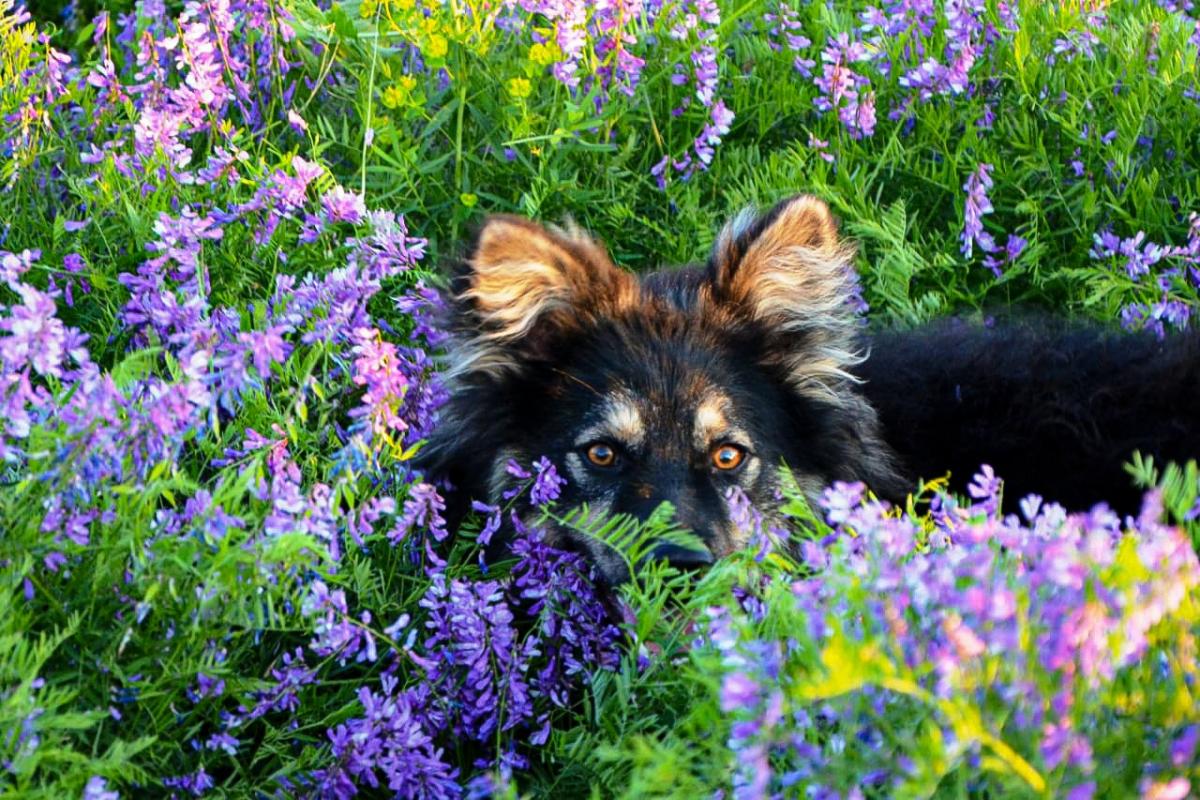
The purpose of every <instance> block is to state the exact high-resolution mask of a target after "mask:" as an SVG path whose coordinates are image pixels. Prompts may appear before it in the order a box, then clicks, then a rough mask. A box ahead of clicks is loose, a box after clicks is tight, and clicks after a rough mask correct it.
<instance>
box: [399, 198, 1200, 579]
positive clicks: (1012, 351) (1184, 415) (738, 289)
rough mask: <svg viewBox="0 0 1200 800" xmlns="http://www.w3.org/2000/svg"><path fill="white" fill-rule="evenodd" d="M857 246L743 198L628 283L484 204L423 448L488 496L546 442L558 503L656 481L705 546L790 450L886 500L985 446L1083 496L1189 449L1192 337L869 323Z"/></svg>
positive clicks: (626, 493)
mask: <svg viewBox="0 0 1200 800" xmlns="http://www.w3.org/2000/svg"><path fill="white" fill-rule="evenodd" d="M852 255H853V251H852V249H851V248H849V247H847V246H846V245H845V244H843V243H842V242H841V241H840V240H839V239H838V236H837V230H836V225H835V223H834V221H833V218H832V216H831V215H830V213H829V210H828V208H827V207H826V206H825V205H824V204H823V203H821V202H820V201H819V200H816V199H814V198H811V197H797V198H793V199H791V200H788V201H785V202H783V203H780V204H779V205H778V206H776V207H775V208H774V209H772V210H771V211H769V212H767V213H766V214H764V215H762V216H759V217H755V216H753V215H746V214H743V215H742V216H740V217H739V218H738V219H737V220H735V221H734V222H733V223H731V224H730V225H729V226H727V227H726V228H725V230H724V231H723V232H722V233H721V235H720V237H719V238H718V241H717V243H716V245H715V247H714V251H713V254H712V257H711V258H710V260H709V262H708V264H707V265H706V266H705V267H703V268H700V267H689V268H683V269H679V270H671V271H663V272H657V273H653V274H650V275H645V276H642V277H641V278H640V279H639V278H638V277H636V276H634V275H631V274H629V273H626V272H623V271H621V270H620V269H618V268H617V267H615V266H614V265H613V264H612V263H611V262H610V261H609V259H608V257H607V255H606V254H605V252H604V250H603V249H602V248H601V247H600V246H599V245H597V244H596V243H594V242H593V241H591V240H590V239H588V238H587V237H586V236H585V235H584V234H582V233H581V232H579V231H577V230H569V231H559V230H546V229H544V228H542V227H540V226H538V225H535V224H533V223H531V222H528V221H525V220H521V219H517V218H513V217H494V218H491V219H490V220H489V221H488V222H487V223H486V224H485V225H484V227H483V229H482V230H481V232H480V236H479V239H478V242H477V244H476V246H475V248H474V250H473V251H472V252H471V254H470V255H469V257H468V258H467V259H466V260H465V261H464V262H463V264H462V268H461V269H460V271H459V273H458V274H457V276H456V277H455V279H454V285H453V287H452V295H451V310H452V317H451V320H450V328H451V331H452V334H453V338H452V344H451V346H450V348H449V358H450V369H449V373H448V374H449V379H450V381H451V391H452V396H451V400H450V402H449V404H448V406H447V408H446V410H445V413H444V418H443V421H442V423H441V424H440V426H439V429H438V431H437V432H436V433H435V434H434V436H433V437H432V438H431V440H430V442H429V443H428V445H427V447H426V449H425V450H424V452H423V454H422V463H423V466H424V467H425V469H426V470H427V471H428V472H429V473H430V474H431V475H432V476H434V477H437V478H441V479H445V480H447V481H448V482H449V483H451V484H452V485H453V486H454V487H455V490H456V493H457V496H458V498H459V500H460V502H461V501H464V500H465V499H467V498H469V497H481V498H486V499H489V500H491V501H492V502H495V501H497V500H498V499H499V498H500V497H501V496H502V494H503V493H504V492H505V490H506V489H507V488H509V485H510V481H511V480H512V477H511V476H510V475H508V473H507V472H506V470H505V468H504V465H505V464H506V463H507V462H508V461H509V460H510V459H516V460H517V461H518V462H523V463H528V462H530V461H532V460H534V459H536V458H538V457H540V456H543V455H544V456H547V457H549V458H550V459H551V461H553V462H554V463H555V464H556V466H557V467H558V469H559V470H560V471H561V472H562V473H563V475H564V477H566V479H567V481H568V484H567V486H566V488H565V489H564V491H563V496H562V498H561V501H562V502H563V503H564V504H565V505H567V506H574V505H578V504H580V503H583V502H586V503H588V504H589V506H590V507H591V508H592V509H594V510H595V511H596V512H599V513H622V512H623V513H630V514H634V515H637V516H645V515H646V514H648V513H649V512H650V511H652V510H653V509H654V508H656V507H657V506H658V505H659V504H660V503H661V502H663V501H669V502H671V503H672V504H673V505H674V506H675V509H676V519H677V521H678V522H679V523H681V524H682V525H684V526H686V527H688V528H691V529H692V530H694V531H695V532H696V533H697V534H698V535H699V536H700V537H701V538H702V539H703V540H704V541H705V543H706V544H707V545H708V548H709V550H710V551H711V554H712V555H715V556H720V555H723V554H725V553H727V552H729V551H730V550H733V549H735V548H738V547H741V546H743V545H744V544H745V541H743V537H744V534H743V533H741V532H740V531H739V530H738V529H737V527H736V526H735V525H734V524H733V523H732V522H731V520H730V514H729V509H728V507H727V502H726V497H727V496H728V494H729V492H730V490H731V489H732V488H734V487H737V488H739V489H741V490H742V491H743V492H745V494H746V495H747V496H748V497H749V499H750V500H751V501H752V502H753V503H754V504H755V505H756V506H758V507H759V508H760V509H761V510H764V511H769V510H770V509H771V508H772V507H774V506H775V505H776V502H775V497H776V494H777V490H778V480H779V471H778V469H777V467H778V466H781V465H783V464H786V465H787V466H788V467H789V468H790V469H791V471H792V474H793V475H794V476H795V477H796V479H797V482H798V484H799V485H800V487H801V488H802V490H803V491H804V492H805V493H806V494H807V495H808V496H809V497H810V499H815V498H816V497H817V496H818V495H819V494H820V492H821V491H822V489H823V487H825V486H827V485H828V484H829V483H830V482H831V481H834V480H861V481H863V482H865V483H866V484H867V485H868V486H869V487H870V488H871V489H872V490H873V491H875V492H876V493H877V494H879V495H880V496H882V497H885V498H888V499H892V500H899V499H901V498H903V496H904V495H905V493H906V492H907V491H908V490H910V489H911V488H912V486H913V485H914V479H915V478H916V477H917V476H923V477H933V476H937V475H941V474H944V473H945V472H946V471H947V470H953V471H954V473H955V475H956V476H957V477H960V478H962V477H967V478H969V477H970V475H971V473H972V472H974V470H975V469H976V468H978V466H979V465H980V463H983V462H987V463H991V464H992V465H993V466H994V467H996V469H997V471H998V473H999V474H1001V475H1002V476H1004V477H1005V478H1006V479H1007V480H1008V481H1009V487H1010V495H1011V493H1012V492H1011V488H1015V489H1016V490H1017V491H1018V492H1025V491H1037V492H1040V493H1042V494H1045V495H1046V496H1048V497H1051V498H1054V499H1059V500H1062V501H1064V502H1067V503H1071V504H1076V505H1079V504H1084V503H1088V502H1092V501H1100V500H1110V501H1111V500H1126V499H1128V498H1129V496H1130V485H1129V482H1128V480H1127V479H1126V478H1125V476H1123V474H1122V469H1121V463H1122V461H1123V460H1125V459H1127V458H1128V457H1129V455H1130V454H1131V452H1132V451H1133V450H1134V449H1141V450H1143V452H1147V453H1153V454H1157V455H1159V456H1164V457H1170V458H1175V459H1183V458H1186V457H1188V456H1192V455H1195V454H1196V453H1197V452H1198V451H1200V414H1197V413H1196V412H1195V411H1194V410H1193V401H1194V399H1195V398H1197V397H1200V345H1198V344H1197V340H1196V338H1195V337H1187V338H1180V339H1178V340H1176V341H1174V342H1171V343H1168V344H1165V345H1162V344H1159V343H1157V342H1155V341H1153V340H1152V339H1151V338H1148V337H1140V336H1113V335H1110V334H1106V333H1104V332H1100V331H1094V330H1083V329H1059V330H1057V331H1055V330H1054V329H1048V328H1038V327H1036V326H1033V327H1031V326H1029V325H1014V326H1000V327H997V328H993V329H988V328H977V327H970V326H965V325H960V326H954V325H951V324H941V325H937V326H932V327H929V328H926V329H923V330H919V331H916V332H911V333H890V334H884V335H881V336H878V337H876V338H874V339H873V340H871V341H868V339H867V334H866V331H865V330H864V328H863V326H862V325H861V324H860V322H859V321H858V320H857V319H856V318H855V316H854V313H853V311H852V309H851V308H850V306H849V304H848V302H847V301H848V299H849V297H850V293H851V291H852V288H853V273H852V265H851V259H852ZM868 352H870V353H871V355H870V356H869V357H868V356H867V355H866V354H867V353H868ZM552 533H553V534H554V535H557V536H559V537H561V538H562V540H563V542H562V543H564V544H572V545H574V546H577V547H580V548H581V549H584V550H585V551H587V552H589V553H590V555H591V556H592V557H593V559H594V560H595V561H596V563H597V565H598V566H599V568H600V571H601V573H602V574H605V575H606V576H607V577H609V578H610V579H612V580H619V579H620V578H621V577H622V573H623V566H622V565H621V564H619V563H618V560H616V559H614V558H613V557H612V555H611V554H606V553H605V552H603V549H602V548H599V547H597V546H596V545H595V544H594V543H592V542H590V541H575V542H572V541H571V540H570V534H569V533H567V532H564V531H555V532H552ZM669 555H670V554H669ZM674 555H677V556H679V554H678V553H676V554H674Z"/></svg>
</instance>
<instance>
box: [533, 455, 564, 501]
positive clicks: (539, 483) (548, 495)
mask: <svg viewBox="0 0 1200 800" xmlns="http://www.w3.org/2000/svg"><path fill="white" fill-rule="evenodd" d="M533 469H534V471H535V472H536V473H537V477H536V478H535V479H534V481H533V487H532V488H531V489H530V491H529V501H530V502H531V503H533V504H534V505H535V506H542V505H545V504H546V503H550V502H553V501H554V500H557V499H558V496H559V494H560V493H561V492H562V487H564V486H566V485H567V480H566V478H563V477H560V476H559V474H558V470H557V469H555V468H554V464H552V463H550V459H548V458H546V457H545V456H542V457H541V458H539V459H538V460H537V461H535V462H533Z"/></svg>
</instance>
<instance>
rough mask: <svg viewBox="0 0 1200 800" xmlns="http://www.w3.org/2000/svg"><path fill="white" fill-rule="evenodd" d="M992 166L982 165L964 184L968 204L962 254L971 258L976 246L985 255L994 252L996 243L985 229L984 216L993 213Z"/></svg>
mask: <svg viewBox="0 0 1200 800" xmlns="http://www.w3.org/2000/svg"><path fill="white" fill-rule="evenodd" d="M991 171H992V165H991V164H984V163H981V164H980V165H979V166H978V167H977V168H976V170H975V171H974V172H972V173H971V174H970V175H969V176H968V177H967V181H966V183H964V184H963V191H964V192H966V193H967V198H966V204H965V206H964V208H963V232H962V237H961V238H962V254H963V256H964V257H965V258H970V257H971V254H972V252H973V251H974V246H975V245H979V249H981V250H983V251H984V252H985V253H991V252H994V251H995V249H996V242H995V240H993V239H992V235H991V234H990V233H988V232H987V231H985V230H984V229H983V216H984V215H985V214H990V213H992V202H991V200H989V199H988V195H987V193H988V190H989V189H991V188H992V177H991Z"/></svg>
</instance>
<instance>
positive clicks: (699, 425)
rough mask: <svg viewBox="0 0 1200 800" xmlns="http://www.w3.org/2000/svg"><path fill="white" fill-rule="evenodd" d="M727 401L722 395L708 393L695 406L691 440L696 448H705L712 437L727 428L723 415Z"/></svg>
mask: <svg viewBox="0 0 1200 800" xmlns="http://www.w3.org/2000/svg"><path fill="white" fill-rule="evenodd" d="M727 406H728V402H727V401H726V400H725V398H724V397H720V396H716V395H709V396H708V397H706V398H704V400H702V401H701V402H700V405H698V406H696V414H695V416H694V417H693V418H692V442H693V444H695V446H696V449H697V450H707V449H708V446H709V445H710V444H711V443H712V441H713V440H714V439H716V438H717V437H719V436H720V435H721V434H723V433H725V432H726V431H727V430H728V429H729V421H728V419H727V418H726V416H725V409H726V407H727Z"/></svg>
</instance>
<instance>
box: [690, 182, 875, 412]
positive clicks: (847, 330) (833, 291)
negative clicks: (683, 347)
mask: <svg viewBox="0 0 1200 800" xmlns="http://www.w3.org/2000/svg"><path fill="white" fill-rule="evenodd" d="M853 259H854V247H853V246H852V245H850V244H847V243H845V242H843V241H841V240H840V239H839V237H838V231H837V223H836V222H835V221H834V218H833V214H831V213H830V211H829V207H828V206H827V205H825V203H823V202H822V201H821V200H819V199H817V198H816V197H813V196H811V195H799V196H796V197H792V198H790V199H788V200H784V201H783V202H781V203H779V204H778V205H776V206H775V207H774V208H772V209H771V210H770V211H767V212H766V213H765V214H761V215H760V214H756V213H754V212H753V211H745V212H742V213H741V214H739V215H738V217H737V218H736V219H734V220H733V221H732V222H730V223H729V224H728V225H726V226H725V228H724V229H723V230H722V231H721V233H720V235H719V236H718V237H717V242H716V244H715V245H714V246H713V252H712V256H711V258H710V259H709V263H708V280H709V290H710V292H711V293H712V298H713V300H714V301H716V302H717V303H718V304H720V305H722V306H725V307H727V308H728V307H732V308H733V309H734V310H735V312H736V313H739V314H741V315H743V316H747V317H749V318H750V319H752V320H753V321H754V322H755V323H758V324H760V325H762V327H763V329H764V331H765V333H766V334H767V335H768V336H771V337H774V338H779V339H781V341H779V342H777V345H776V346H775V347H774V348H772V350H773V351H774V352H775V353H776V354H777V355H778V357H779V358H780V359H781V360H783V362H784V363H783V364H782V366H783V367H784V369H785V370H786V373H787V377H788V382H789V383H790V384H791V385H792V386H793V388H794V389H795V390H796V391H798V392H800V393H802V394H808V395H813V396H819V397H821V398H823V399H827V400H828V399H831V398H833V399H836V398H837V397H838V396H839V395H840V394H841V392H839V391H837V388H836V387H838V386H839V385H841V384H844V383H845V382H846V381H847V380H852V378H851V375H850V373H849V372H847V369H848V368H849V367H852V366H854V365H855V364H857V363H859V362H860V361H861V360H862V357H861V355H860V354H859V352H858V347H857V327H858V326H857V324H856V321H855V317H854V311H853V309H852V308H851V307H850V305H849V300H850V297H851V295H852V292H853V290H854V271H853V270H854V267H853Z"/></svg>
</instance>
